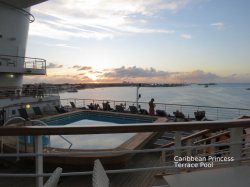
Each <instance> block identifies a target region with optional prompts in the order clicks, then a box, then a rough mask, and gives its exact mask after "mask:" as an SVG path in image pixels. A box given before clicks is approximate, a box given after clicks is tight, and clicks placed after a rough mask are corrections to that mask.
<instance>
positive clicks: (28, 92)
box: [0, 85, 59, 99]
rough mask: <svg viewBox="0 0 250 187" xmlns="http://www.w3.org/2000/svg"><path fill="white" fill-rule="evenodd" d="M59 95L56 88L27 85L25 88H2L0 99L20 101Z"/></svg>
mask: <svg viewBox="0 0 250 187" xmlns="http://www.w3.org/2000/svg"><path fill="white" fill-rule="evenodd" d="M51 95H59V89H58V88H57V87H55V86H44V85H41V86H39V85H28V86H27V85H25V86H23V88H15V89H13V88H12V87H2V88H1V91H0V98H6V97H8V98H11V99H15V98H16V99H18V98H20V97H30V96H31V97H41V98H42V97H45V96H51Z"/></svg>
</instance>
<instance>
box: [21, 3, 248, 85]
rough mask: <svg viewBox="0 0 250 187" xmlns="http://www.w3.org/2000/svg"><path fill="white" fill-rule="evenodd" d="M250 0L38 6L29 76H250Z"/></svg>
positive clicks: (178, 79) (166, 79) (78, 79)
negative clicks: (43, 66) (42, 62)
mask: <svg viewBox="0 0 250 187" xmlns="http://www.w3.org/2000/svg"><path fill="white" fill-rule="evenodd" d="M249 10H250V1H249V0H237V1H236V0H51V1H48V2H45V3H42V4H39V5H36V6H34V7H32V9H31V12H32V14H33V15H34V16H35V17H36V21H35V22H34V23H31V24H30V30H29V39H28V47H27V51H26V56H30V57H38V58H44V59H46V60H47V68H48V70H47V76H41V77H27V78H25V82H50V83H66V82H68V83H86V82H122V81H130V82H151V83H155V82H160V83H172V82H174V83H183V82H186V83H190V82H197V83H199V82H203V83H207V82H217V83H220V82H248V83H249V82H250V24H249V23H250V11H249Z"/></svg>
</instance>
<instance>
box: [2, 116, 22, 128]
mask: <svg viewBox="0 0 250 187" xmlns="http://www.w3.org/2000/svg"><path fill="white" fill-rule="evenodd" d="M16 119H20V120H22V121H26V119H24V118H23V117H13V118H10V119H9V120H8V121H6V122H5V123H4V124H3V126H7V125H8V123H9V122H11V121H13V120H16Z"/></svg>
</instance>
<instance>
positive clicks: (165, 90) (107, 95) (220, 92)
mask: <svg viewBox="0 0 250 187" xmlns="http://www.w3.org/2000/svg"><path fill="white" fill-rule="evenodd" d="M247 88H250V83H249V84H217V85H209V86H208V88H205V87H204V86H202V85H194V84H193V85H189V86H182V87H141V88H140V89H139V93H140V94H141V98H140V100H139V101H141V102H149V101H150V99H151V98H154V100H155V103H168V104H182V105H202V106H214V107H232V108H245V109H250V90H246V89H247ZM60 96H61V98H62V99H65V98H79V99H99V100H118V101H136V87H105V88H94V89H83V90H78V92H76V93H68V92H62V93H60Z"/></svg>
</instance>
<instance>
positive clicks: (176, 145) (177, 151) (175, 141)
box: [174, 131, 181, 156]
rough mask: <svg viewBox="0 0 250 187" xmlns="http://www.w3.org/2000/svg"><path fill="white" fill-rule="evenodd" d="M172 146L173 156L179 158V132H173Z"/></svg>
mask: <svg viewBox="0 0 250 187" xmlns="http://www.w3.org/2000/svg"><path fill="white" fill-rule="evenodd" d="M174 146H175V150H174V156H181V150H180V147H181V132H180V131H176V132H175V138H174Z"/></svg>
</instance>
